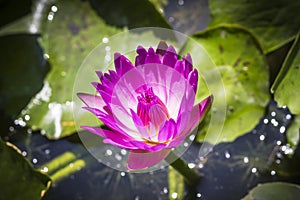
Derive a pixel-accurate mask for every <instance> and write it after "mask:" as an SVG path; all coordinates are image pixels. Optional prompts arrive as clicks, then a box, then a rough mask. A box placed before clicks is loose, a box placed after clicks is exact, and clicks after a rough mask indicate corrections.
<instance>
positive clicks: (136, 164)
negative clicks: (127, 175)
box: [127, 149, 170, 170]
mask: <svg viewBox="0 0 300 200" xmlns="http://www.w3.org/2000/svg"><path fill="white" fill-rule="evenodd" d="M169 152H170V150H169V149H163V150H161V151H158V152H148V151H131V152H130V153H129V156H128V160H127V169H128V170H141V169H146V168H148V167H152V166H154V165H156V164H158V163H159V162H160V161H162V160H163V159H164V158H165V157H167V155H168V154H169Z"/></svg>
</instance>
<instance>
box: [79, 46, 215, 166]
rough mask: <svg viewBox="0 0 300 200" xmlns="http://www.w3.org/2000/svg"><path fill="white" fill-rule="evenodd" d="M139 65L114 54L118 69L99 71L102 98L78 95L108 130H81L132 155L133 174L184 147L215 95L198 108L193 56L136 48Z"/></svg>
mask: <svg viewBox="0 0 300 200" xmlns="http://www.w3.org/2000/svg"><path fill="white" fill-rule="evenodd" d="M136 52H137V54H138V55H137V56H136V58H135V65H133V64H132V63H131V62H130V61H129V60H128V59H127V58H126V57H125V56H124V55H121V54H119V53H115V54H114V65H115V71H114V70H109V71H108V72H107V73H102V72H100V71H97V72H96V73H97V75H98V77H99V79H100V82H93V83H92V85H93V86H94V87H95V88H96V91H97V92H98V93H99V95H91V94H85V93H79V94H78V96H79V98H80V99H81V100H82V101H83V102H84V103H85V104H86V107H84V108H85V109H86V110H88V111H90V112H91V113H93V114H94V115H95V116H96V117H97V118H98V119H100V120H101V121H102V122H103V123H104V124H105V125H106V126H107V127H108V128H109V130H107V129H102V128H99V127H90V126H81V128H83V129H86V130H88V131H90V132H92V133H94V134H96V135H99V136H101V137H103V138H104V140H103V142H104V143H107V144H111V145H114V146H117V147H119V148H124V149H127V150H129V151H130V153H129V155H128V159H127V168H128V170H140V169H145V168H148V167H151V166H154V165H156V164H157V163H159V162H160V161H162V160H163V159H164V158H166V156H167V155H168V154H169V153H170V151H171V149H172V148H175V147H177V146H179V145H180V144H181V143H182V142H183V141H184V139H185V138H186V137H187V136H188V134H189V133H191V132H192V131H193V130H194V129H195V127H196V126H197V125H198V123H199V122H200V121H201V120H202V119H203V116H204V115H205V113H206V111H207V110H208V109H209V107H210V104H211V101H212V99H211V97H210V96H209V97H207V98H206V99H204V100H203V101H202V102H200V103H198V104H195V105H194V101H195V94H196V91H197V85H198V71H197V69H193V66H192V59H191V56H190V55H189V54H187V56H186V57H182V59H180V57H179V56H178V55H177V54H176V51H175V49H174V47H173V46H168V45H167V44H166V43H165V42H160V43H159V45H158V47H157V49H156V51H155V50H154V49H153V48H152V47H150V48H149V49H148V51H147V50H146V49H145V48H143V47H142V46H138V47H137V50H136Z"/></svg>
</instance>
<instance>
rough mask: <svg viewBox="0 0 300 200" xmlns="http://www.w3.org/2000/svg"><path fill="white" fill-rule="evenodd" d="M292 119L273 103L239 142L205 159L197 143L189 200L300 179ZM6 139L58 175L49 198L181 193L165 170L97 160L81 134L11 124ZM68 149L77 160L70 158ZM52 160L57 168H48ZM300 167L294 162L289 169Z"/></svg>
mask: <svg viewBox="0 0 300 200" xmlns="http://www.w3.org/2000/svg"><path fill="white" fill-rule="evenodd" d="M291 117H292V116H291V115H290V113H289V112H288V110H287V109H284V108H278V107H277V106H276V104H275V103H274V102H270V103H269V106H268V109H267V111H266V115H265V117H264V118H262V119H261V121H260V123H259V124H258V125H257V127H256V128H255V129H253V130H252V131H251V132H249V133H247V134H245V135H243V136H241V137H239V138H237V139H236V140H235V141H234V142H230V143H221V144H218V145H216V146H215V147H213V149H212V151H211V152H209V153H208V154H207V156H205V157H199V156H198V153H197V152H198V150H199V148H200V146H201V144H200V143H193V144H192V145H191V146H190V148H189V149H188V150H187V152H186V153H185V154H184V155H183V159H184V160H185V161H186V162H188V163H189V166H190V167H191V168H195V169H197V170H199V171H200V173H201V175H202V178H201V180H200V182H199V184H198V185H197V187H195V188H190V187H188V186H186V193H185V194H184V199H220V198H222V199H240V198H242V197H243V196H244V195H246V194H247V192H248V191H249V189H251V188H253V187H254V186H256V185H257V184H258V183H263V182H272V181H278V180H286V181H289V182H295V183H300V181H299V180H300V179H299V174H296V175H295V174H293V171H291V170H289V173H291V174H286V173H287V171H285V170H286V163H285V160H286V159H289V158H287V157H286V154H290V153H291V151H292V150H291V149H290V148H289V147H288V146H287V145H286V141H285V130H286V127H287V126H288V124H289V122H290V120H291ZM5 139H6V140H9V141H11V142H12V143H14V144H16V145H17V146H18V147H19V148H20V150H21V151H22V154H23V156H25V157H26V158H27V159H28V160H30V161H31V164H32V165H33V166H34V167H35V168H37V169H41V170H43V171H45V172H48V173H50V174H51V176H52V177H54V179H55V181H54V184H53V185H52V187H51V189H50V190H49V191H48V193H47V195H46V196H45V198H44V199H45V200H55V199H73V200H80V199H103V198H105V199H169V196H170V197H171V198H172V197H175V198H176V197H177V194H176V193H174V194H169V186H168V170H167V169H166V168H165V169H161V170H158V171H155V172H150V173H139V174H132V173H125V172H121V171H117V170H114V169H111V168H109V167H107V166H105V165H103V164H101V163H99V162H98V161H96V159H94V158H93V157H92V156H91V155H90V154H89V153H88V152H87V151H86V149H85V148H84V146H83V145H82V144H81V142H80V139H79V138H78V136H77V135H73V136H70V137H67V138H65V139H61V140H58V141H50V142H49V140H48V139H46V138H45V137H44V136H42V135H41V134H40V133H39V132H32V131H31V130H30V129H25V128H21V127H19V126H11V127H10V133H9V137H6V138H5ZM207 146H209V145H207ZM208 151H209V149H208ZM66 152H69V153H70V154H74V155H75V156H76V158H75V159H69V157H70V156H69V157H68V156H66V155H65V154H66ZM62 154H63V155H65V157H64V158H61V160H60V163H59V165H60V166H58V167H53V166H54V165H49V162H51V160H53V159H55V158H56V160H57V157H58V156H60V157H62V156H61V155H62ZM79 161H83V162H84V163H85V164H84V165H80V162H79ZM47 163H48V166H52V169H48V168H45V167H44V166H47ZM289 163H291V162H289ZM296 167H297V165H295V166H289V168H288V169H293V168H294V169H296ZM72 168H74V169H72ZM50 170H52V171H50ZM295 171H296V170H295ZM175 198H174V199H175Z"/></svg>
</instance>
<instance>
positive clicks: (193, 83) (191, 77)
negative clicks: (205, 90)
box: [188, 69, 198, 93]
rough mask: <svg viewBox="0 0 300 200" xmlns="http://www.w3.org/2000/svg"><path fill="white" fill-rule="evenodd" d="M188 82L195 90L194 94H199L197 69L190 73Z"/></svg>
mask: <svg viewBox="0 0 300 200" xmlns="http://www.w3.org/2000/svg"><path fill="white" fill-rule="evenodd" d="M188 80H189V83H190V85H191V86H192V87H193V88H194V92H195V93H196V92H197V86H198V71H197V69H194V70H193V71H191V72H190V73H189V76H188Z"/></svg>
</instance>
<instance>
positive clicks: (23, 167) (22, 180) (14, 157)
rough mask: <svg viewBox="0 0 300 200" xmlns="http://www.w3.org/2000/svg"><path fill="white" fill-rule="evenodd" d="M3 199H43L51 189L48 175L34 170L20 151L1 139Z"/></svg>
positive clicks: (0, 173)
mask: <svg viewBox="0 0 300 200" xmlns="http://www.w3.org/2000/svg"><path fill="white" fill-rule="evenodd" d="M0 158H1V162H0V177H1V179H0V185H1V199H14V200H19V199H20V200H21V199H22V200H23V199H32V200H35V199H36V200H38V199H41V198H42V197H43V196H44V194H45V193H46V191H47V190H48V189H49V187H50V184H51V181H50V179H49V177H48V176H46V175H44V174H41V173H40V172H38V171H36V170H34V169H33V168H32V167H31V166H30V164H29V163H28V161H27V160H26V159H25V158H24V157H23V156H22V155H21V153H20V151H19V150H18V149H17V148H16V147H15V146H13V145H12V144H10V143H8V142H6V144H5V142H3V141H2V140H1V139H0Z"/></svg>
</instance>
